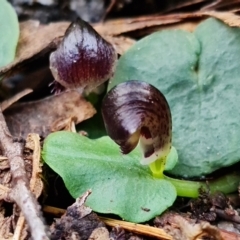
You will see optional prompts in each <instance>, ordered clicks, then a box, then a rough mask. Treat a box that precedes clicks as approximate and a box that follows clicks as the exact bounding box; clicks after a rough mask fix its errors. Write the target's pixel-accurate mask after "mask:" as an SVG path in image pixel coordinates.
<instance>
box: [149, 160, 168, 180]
mask: <svg viewBox="0 0 240 240" xmlns="http://www.w3.org/2000/svg"><path fill="white" fill-rule="evenodd" d="M165 164H166V158H160V159H157V160H156V161H154V162H152V163H150V165H149V167H150V169H151V171H152V174H153V176H154V177H155V178H164V175H163V171H164V168H165Z"/></svg>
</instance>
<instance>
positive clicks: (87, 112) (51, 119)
mask: <svg viewBox="0 0 240 240" xmlns="http://www.w3.org/2000/svg"><path fill="white" fill-rule="evenodd" d="M95 113H96V110H95V109H94V108H93V106H92V105H91V104H90V103H89V102H87V101H86V100H85V99H83V98H82V97H81V96H80V94H79V93H78V92H77V91H67V92H63V93H61V94H59V95H56V96H50V97H47V98H45V99H42V100H39V101H34V102H27V103H17V104H15V105H13V106H11V107H10V108H8V109H7V110H6V111H5V112H4V116H5V118H6V122H7V124H8V127H9V129H10V131H11V133H12V135H14V136H19V137H26V136H27V135H28V133H30V132H34V133H38V134H39V135H40V136H43V137H46V136H47V135H48V134H49V133H50V132H52V131H57V130H61V129H62V128H64V127H63V125H62V124H59V123H60V122H61V121H62V122H64V121H65V120H66V119H69V118H71V119H74V122H75V124H77V123H80V122H82V121H83V120H85V119H88V118H90V117H92V116H93V115H94V114H95ZM58 126H60V127H61V128H60V129H59V128H58Z"/></svg>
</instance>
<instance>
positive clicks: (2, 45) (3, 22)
mask: <svg viewBox="0 0 240 240" xmlns="http://www.w3.org/2000/svg"><path fill="white" fill-rule="evenodd" d="M0 36H1V37H0V67H3V66H5V65H7V64H8V63H10V62H11V61H13V59H14V57H15V52H16V47H17V43H18V38H19V25H18V18H17V14H16V12H15V11H14V9H13V8H12V6H11V4H10V3H8V1H6V0H0Z"/></svg>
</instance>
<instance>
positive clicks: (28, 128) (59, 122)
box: [0, 13, 238, 239]
mask: <svg viewBox="0 0 240 240" xmlns="http://www.w3.org/2000/svg"><path fill="white" fill-rule="evenodd" d="M216 14H217V13H216ZM200 15H201V13H200V14H199V16H200ZM203 15H204V14H202V15H201V16H200V18H202V16H203ZM196 16H197V15H196ZM192 17H194V15H192V16H187V17H186V18H192ZM215 17H217V15H216V16H215ZM222 17H223V15H221V18H222ZM231 17H233V18H232V19H230V16H228V15H226V19H227V20H226V22H227V23H229V24H230V25H234V24H235V25H237V24H238V23H237V22H236V19H235V16H233V15H232V16H231ZM197 18H198V16H197ZM183 19H184V17H183ZM144 21H146V23H144V24H142V25H138V26H137V27H133V28H132V29H131V30H130V31H129V30H128V29H126V30H124V31H122V32H118V33H117V34H116V33H111V32H110V33H109V38H112V39H111V41H110V42H112V43H113V42H114V41H115V44H116V45H118V47H117V48H119V49H120V50H118V52H119V53H120V54H122V53H123V52H124V51H126V49H128V48H129V46H131V45H132V44H133V43H134V42H135V41H134V40H132V39H131V38H128V37H127V38H126V37H122V36H120V37H119V36H118V37H116V36H117V35H121V34H125V33H127V34H129V33H131V32H132V33H133V32H134V31H140V30H141V29H143V28H148V27H149V25H148V24H147V22H148V21H149V19H145V20H144ZM181 21H182V20H180V21H179V20H169V22H167V21H166V22H165V23H164V22H163V23H161V24H164V27H168V26H169V25H168V26H165V25H166V23H175V22H177V23H178V22H181ZM31 24H33V26H34V24H35V23H31ZM64 24H66V26H67V24H69V23H64ZM64 24H63V25H62V26H59V27H60V28H61V27H63V28H64V27H65V29H66V26H64ZM121 24H122V25H121ZM121 24H120V25H119V26H124V24H125V26H127V25H128V24H129V23H128V22H127V21H126V22H125V23H121ZM158 24H159V23H157V24H156V23H154V24H153V26H154V27H155V26H156V25H158ZM161 24H160V25H161ZM150 25H151V24H150ZM36 26H37V25H36ZM36 26H35V27H36ZM26 28H28V27H26ZM104 28H105V32H106V31H107V30H106V29H109V26H107V25H106V26H104ZM49 29H50V28H49ZM52 29H54V28H52ZM65 29H64V30H63V32H64V31H65ZM113 29H119V28H118V27H116V25H115V26H114V25H113ZM61 30H62V29H61ZM61 30H60V31H61ZM60 31H59V32H60ZM112 31H113V30H112ZM151 31H152V30H151ZM52 32H54V31H52ZM52 32H51V31H50V30H49V32H48V33H49V35H51V34H52ZM56 32H57V31H56ZM63 32H62V34H63ZM30 33H31V32H30ZM41 35H42V33H39V36H41ZM130 35H131V34H130ZM32 36H34V34H32ZM47 36H48V34H46V35H45V37H46V38H47ZM59 37H61V34H59V33H58V32H57V33H56V37H53V38H52V40H50V41H49V40H46V42H44V41H42V40H43V38H42V39H41V40H40V41H39V42H41V41H42V42H43V44H42V45H41V44H39V45H40V47H39V48H36V49H37V51H35V48H32V49H31V47H30V48H29V52H28V51H26V49H25V46H27V45H28V44H27V43H26V44H25V43H24V41H23V46H24V47H23V49H22V50H21V51H22V53H21V54H22V55H21V54H19V56H18V55H17V56H18V57H17V59H16V60H15V61H14V63H13V64H12V65H9V66H7V67H5V68H3V69H1V70H0V72H1V73H2V74H6V73H8V74H9V73H11V74H12V73H15V72H16V71H19V69H20V71H21V67H22V64H23V65H26V66H27V65H28V63H29V62H28V60H30V61H32V60H34V58H38V54H39V55H41V54H45V53H46V52H47V53H49V52H50V51H51V50H52V49H53V48H54V47H55V46H56V45H55V44H57V43H58V39H57V38H59ZM40 38H41V37H40ZM36 39H37V38H36ZM118 39H121V40H119V41H118ZM32 43H33V41H32V40H31V43H30V44H29V46H30V45H31V46H34V44H32ZM122 43H124V44H126V46H124V47H122V48H121V46H122ZM19 51H20V50H19ZM14 67H16V68H15V69H14ZM18 68H19V69H18ZM5 76H6V75H5ZM63 95H64V94H63ZM50 98H51V97H50ZM52 98H53V99H54V98H58V96H54V97H52ZM53 99H52V103H49V105H48V104H47V102H48V100H49V98H46V99H44V100H40V101H38V102H37V101H35V102H31V103H17V104H15V105H13V106H11V107H10V108H8V109H7V110H5V112H4V115H5V116H6V119H8V120H7V123H8V124H9V122H11V121H13V122H12V123H10V124H9V128H10V129H11V133H12V134H13V135H14V136H21V137H24V138H25V137H26V136H27V135H28V133H29V132H35V133H38V134H39V135H41V136H47V135H48V134H49V133H50V132H51V131H57V130H60V129H64V128H67V129H68V130H71V131H73V128H72V126H73V125H75V124H76V123H77V122H78V121H79V122H80V121H82V120H84V117H79V115H77V114H76V113H74V114H76V115H77V120H76V117H74V116H73V115H72V112H71V111H69V112H68V113H66V114H65V116H64V118H61V116H63V115H57V114H55V116H54V117H53V118H52V119H51V120H49V121H48V120H47V119H45V120H44V121H42V120H41V121H36V122H35V121H33V122H31V118H32V119H34V113H33V112H34V110H35V109H38V110H39V113H40V114H41V115H42V116H44V115H45V110H46V109H47V108H50V109H51V110H54V108H55V107H56V106H58V105H61V103H62V102H61V100H58V101H56V102H55V104H54V100H53ZM50 100H51V99H50ZM85 103H86V102H85ZM85 103H84V104H85ZM44 104H46V108H44V107H43V105H44ZM85 107H86V106H85ZM88 107H89V109H88ZM88 107H86V108H87V109H88V110H89V111H90V109H91V111H90V112H91V114H92V115H93V114H94V113H95V110H94V109H93V108H92V106H91V107H90V105H88ZM25 108H26V109H25ZM71 108H74V107H73V106H71ZM17 111H19V112H20V114H18V113H17ZM61 111H63V112H64V107H63V108H62V109H61ZM49 112H50V111H49ZM73 112H74V111H73ZM28 113H30V114H29V116H30V118H28V117H27V115H28ZM21 115H22V117H23V120H19V119H21ZM86 115H87V114H86ZM35 116H36V113H35ZM13 119H14V120H17V121H18V120H19V122H18V127H17V128H15V127H14V120H13ZM79 119H81V120H79ZM28 121H30V122H29V123H27V122H28ZM73 123H74V124H73ZM30 139H31V140H27V144H28V149H29V150H28V151H30V153H32V152H33V153H34V151H35V150H34V149H35V147H34V144H35V143H34V144H33V142H36V141H37V142H38V148H37V149H38V150H37V152H38V153H36V152H35V155H39V149H40V143H39V140H37V139H38V137H37V136H36V135H34V136H31V137H30ZM28 154H29V153H28ZM28 154H27V155H28ZM27 158H31V157H27ZM32 158H35V157H32ZM0 161H1V164H0V165H1V166H2V169H3V170H5V169H8V167H9V165H8V161H7V158H6V157H4V156H3V157H2V158H0ZM37 166H38V167H36V170H35V177H36V176H38V174H39V173H40V172H41V164H40V163H37ZM31 168H33V166H31V164H30V165H29V166H28V167H27V164H26V169H30V171H29V173H28V175H29V176H30V172H31ZM3 175H4V177H5V179H4V180H3V181H2V183H4V184H6V186H4V187H3V188H2V189H3V195H4V192H7V191H8V187H10V180H11V175H10V174H9V175H7V174H3ZM5 175H6V176H5ZM31 180H32V179H31ZM32 182H33V183H32V185H33V186H36V185H38V184H39V185H41V184H40V183H37V182H38V181H36V179H35V180H33V181H32ZM33 188H34V187H33ZM36 188H38V187H36ZM39 189H41V187H40V188H39ZM31 190H32V191H33V189H32V188H31ZM41 191H42V190H36V192H39V193H40V192H41ZM76 204H77V203H76ZM14 211H15V212H17V213H15V214H16V216H19V211H16V210H14ZM2 217H3V219H4V220H3V224H4V225H2V228H1V229H2V230H3V231H5V233H3V236H4V235H5V236H10V237H11V235H12V231H11V228H13V229H14V227H13V226H14V224H15V225H16V223H13V220H12V218H11V217H8V218H5V217H4V214H3V215H2ZM19 219H20V220H19V221H18V223H17V226H18V229H19V228H20V232H21V233H20V234H23V235H22V236H24V235H26V234H27V230H26V228H24V227H23V226H24V224H23V216H22V215H21V214H20V217H19ZM176 219H178V220H176ZM176 219H175V222H174V221H173V225H174V224H175V226H176V225H177V224H179V226H178V227H179V229H181V230H182V232H181V234H182V233H184V232H185V233H186V229H189V228H192V225H189V223H186V222H185V218H184V219H182V218H176ZM179 219H180V220H179ZM179 222H180V223H181V224H180V223H179ZM200 225H201V224H200ZM200 225H199V224H198V225H197V227H196V228H194V231H195V230H196V229H197V231H198V233H199V234H200V233H201V232H199V229H212V228H211V227H209V225H207V227H204V226H205V225H204V226H203V225H201V227H199V226H200ZM3 226H4V227H3ZM19 226H20V227H19ZM182 226H183V227H182ZM100 229H101V228H100ZM72 230H73V228H71V227H70V228H69V233H70V232H71V231H72ZM215 230H216V229H215V228H213V231H215ZM96 231H97V230H96ZM99 231H102V230H99ZM172 231H174V230H172ZM197 231H196V232H197ZM18 232H19V230H18V231H16V233H14V234H19V233H18ZM196 232H195V233H196ZM74 234H75V233H73V235H71V236H75V235H74ZM104 234H106V235H104ZM98 235H99V234H95V235H94V233H93V235H92V238H93V239H95V236H98ZM19 236H20V235H19ZM103 236H105V237H106V236H107V237H108V234H107V233H106V232H105V230H103ZM198 236H199V235H198ZM216 236H219V235H218V233H217V232H216ZM90 239H91V238H90ZM97 239H98V238H97ZM103 239H104V238H103ZM105 239H106V238H105ZM192 239H195V238H192ZM216 239H221V238H216Z"/></svg>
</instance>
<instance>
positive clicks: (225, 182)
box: [149, 158, 240, 198]
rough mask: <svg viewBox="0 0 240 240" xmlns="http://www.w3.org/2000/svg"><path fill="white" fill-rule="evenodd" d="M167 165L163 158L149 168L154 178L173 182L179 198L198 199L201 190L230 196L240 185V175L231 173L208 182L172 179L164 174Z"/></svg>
mask: <svg viewBox="0 0 240 240" xmlns="http://www.w3.org/2000/svg"><path fill="white" fill-rule="evenodd" d="M165 164H166V158H161V159H157V160H156V161H155V162H153V163H151V164H150V165H149V167H150V169H151V171H152V175H153V177H155V178H159V179H164V180H167V181H169V182H171V183H172V184H173V186H174V187H175V188H176V191H177V195H178V196H179V197H190V198H197V197H198V196H199V189H200V188H202V189H205V190H206V191H208V190H209V191H210V193H215V192H222V193H224V194H228V193H232V192H234V191H236V190H237V188H238V186H239V183H240V173H231V174H228V175H225V176H223V177H220V178H217V179H215V180H211V181H208V182H206V181H190V180H182V179H176V178H171V177H168V176H166V175H164V174H163V171H164V167H165Z"/></svg>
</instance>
